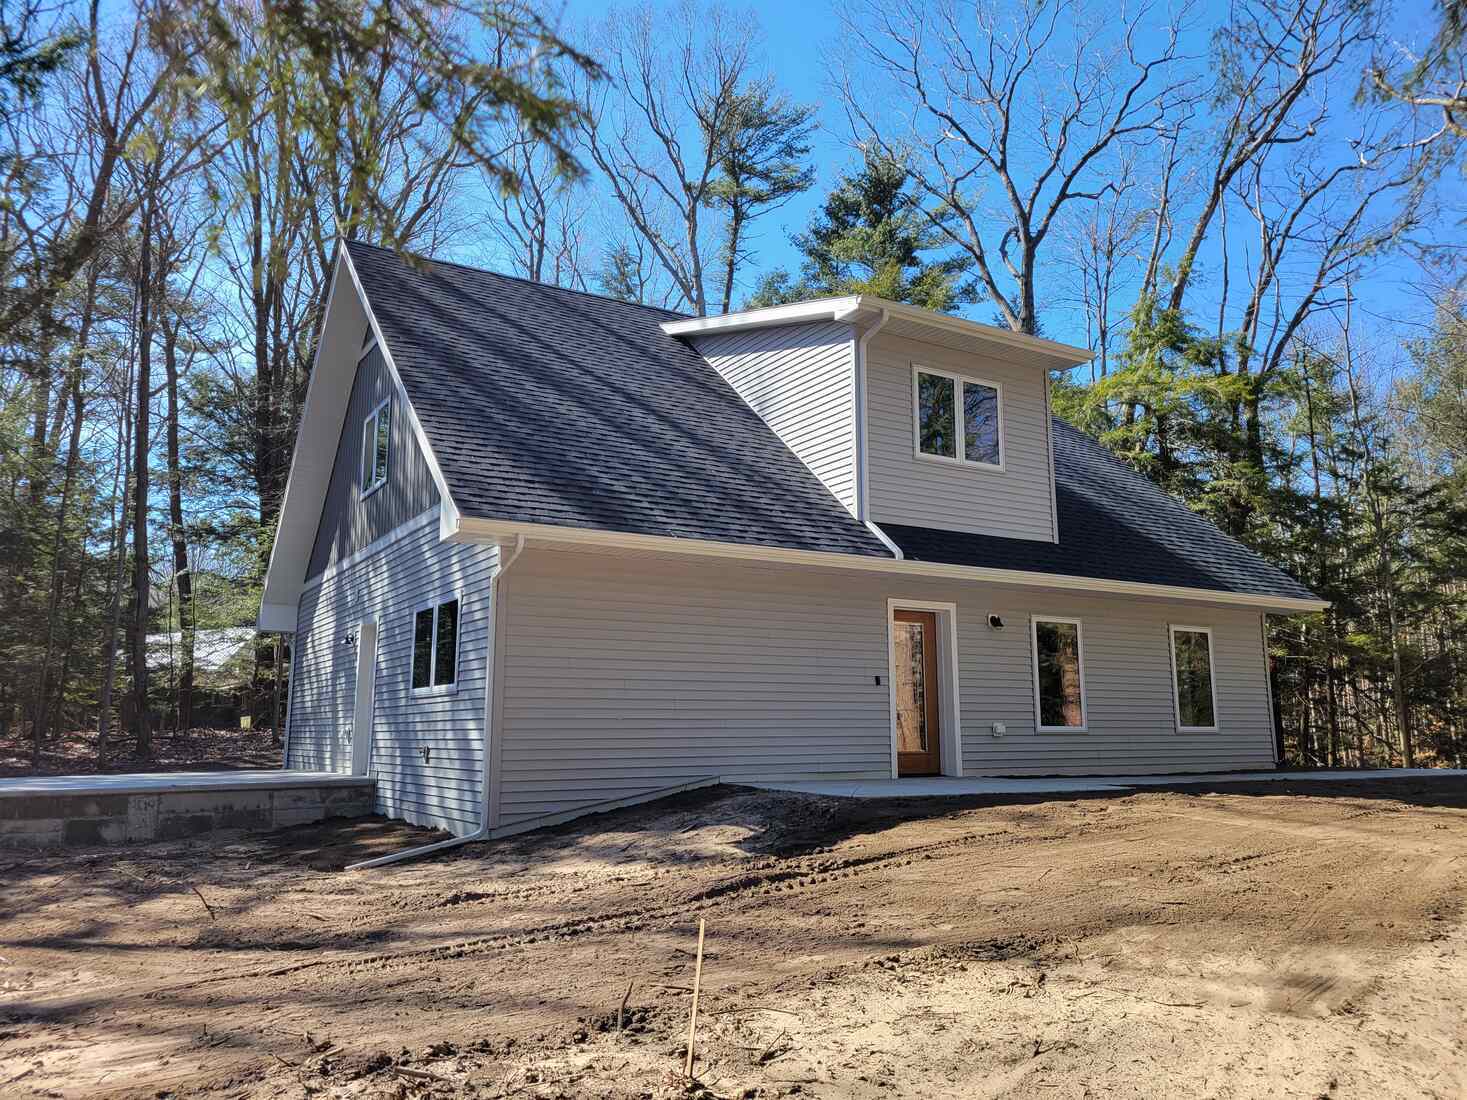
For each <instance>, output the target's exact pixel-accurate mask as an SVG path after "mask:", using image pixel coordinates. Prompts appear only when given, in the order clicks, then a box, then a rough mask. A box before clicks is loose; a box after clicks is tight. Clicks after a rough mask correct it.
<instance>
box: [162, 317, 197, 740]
mask: <svg viewBox="0 0 1467 1100" xmlns="http://www.w3.org/2000/svg"><path fill="white" fill-rule="evenodd" d="M164 339H165V343H164V346H163V364H164V369H165V370H166V371H167V374H168V533H169V537H170V540H171V541H172V543H173V583H174V586H175V588H176V590H177V592H178V632H179V639H180V641H181V643H182V644H181V645H180V646H179V652H180V655H181V660H180V667H179V672H178V702H177V708H176V710H175V714H176V717H177V722H178V727H179V728H180V729H181V730H182V731H183V732H184V733H185V734H187V733H188V731H189V730H191V729H193V718H194V584H193V574H192V573H191V572H190V570H189V562H188V541H187V538H186V536H185V533H184V526H183V475H182V471H181V470H180V468H179V447H178V418H179V407H178V327H177V326H176V325H171V326H169V328H168V331H167V333H166V334H165V338H164Z"/></svg>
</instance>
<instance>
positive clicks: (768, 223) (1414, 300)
mask: <svg viewBox="0 0 1467 1100" xmlns="http://www.w3.org/2000/svg"><path fill="white" fill-rule="evenodd" d="M839 3H841V0H833V2H827V0H786V2H782V3H769V2H761V3H755V4H752V5H745V6H740V5H731V6H732V7H733V8H734V9H735V10H752V11H753V12H754V13H755V15H756V17H757V19H758V21H759V24H760V26H761V28H762V31H763V50H762V57H763V61H764V63H765V65H766V67H767V69H768V70H769V71H770V72H771V73H772V74H773V75H774V76H775V78H776V80H777V81H778V83H779V85H780V87H781V88H782V89H783V90H784V91H786V92H787V93H788V94H789V95H790V96H791V97H793V98H794V99H795V100H797V101H799V102H804V103H813V104H816V105H818V106H819V108H820V114H819V120H820V130H819V132H818V133H817V134H816V137H815V145H814V151H813V157H812V159H813V161H814V163H815V166H816V169H817V173H818V179H817V183H816V185H815V187H814V188H813V189H812V190H811V191H810V192H808V193H807V194H805V195H802V196H799V197H798V198H796V199H795V200H794V201H792V202H790V203H789V204H788V205H787V206H785V207H784V208H783V209H781V210H779V211H777V212H775V213H773V214H772V215H770V216H768V217H767V218H765V219H763V220H762V221H761V222H760V224H759V228H758V242H757V248H756V251H757V261H756V263H755V264H754V265H753V267H752V269H751V270H750V272H749V274H748V277H747V278H746V279H745V284H746V286H748V285H751V284H752V283H753V281H754V278H755V277H756V275H757V273H758V272H761V271H765V270H768V269H770V268H773V267H786V268H793V267H795V266H797V264H798V259H799V257H798V254H797V252H796V250H795V249H794V248H793V246H792V245H791V244H790V243H789V237H790V235H791V234H792V233H794V232H798V231H800V230H801V229H803V228H804V227H805V226H806V224H807V223H808V222H809V219H810V217H811V215H812V213H813V212H814V211H815V210H816V209H817V208H818V207H819V206H820V204H821V203H822V201H823V200H824V198H825V196H826V194H827V193H828V192H829V190H830V188H831V186H832V185H833V184H834V182H835V181H836V180H837V179H838V178H839V177H840V175H841V174H842V173H843V172H844V171H846V170H848V169H849V168H850V167H851V166H852V164H853V163H854V158H853V154H852V150H851V148H850V145H849V135H848V132H847V130H846V123H845V119H844V116H843V114H842V112H841V110H840V108H839V103H838V99H837V96H836V95H835V93H834V91H833V90H832V89H831V88H830V87H829V86H828V83H827V72H826V58H827V57H828V56H829V55H830V53H831V51H832V50H833V49H834V48H835V47H836V41H837V37H838V34H839V26H840V21H839V18H838V14H837V13H838V10H839V9H838V6H837V5H838V4H839ZM605 11H606V5H605V4H599V3H592V2H587V0H573V2H571V3H569V4H567V6H566V7H565V9H564V24H563V25H564V26H565V27H567V28H573V27H577V26H581V25H584V23H585V22H586V21H588V20H596V19H600V18H602V17H604V14H605ZM1219 15H1220V13H1219V12H1218V10H1217V8H1216V7H1215V6H1212V5H1208V4H1203V5H1200V6H1199V7H1198V9H1197V13H1196V16H1195V20H1196V24H1197V30H1196V31H1195V32H1194V35H1193V41H1192V42H1191V43H1190V46H1189V50H1190V52H1196V53H1199V54H1201V53H1204V52H1205V50H1206V47H1207V36H1208V28H1209V27H1210V26H1211V25H1213V24H1215V23H1216V22H1217V21H1218V18H1219ZM1434 20H1435V17H1434V15H1433V8H1432V5H1431V4H1430V3H1429V2H1428V0H1410V2H1408V3H1405V4H1402V5H1399V6H1398V7H1397V8H1396V9H1395V12H1394V14H1393V15H1392V16H1391V19H1390V23H1389V24H1388V25H1389V26H1390V28H1391V31H1392V33H1393V34H1394V35H1395V36H1397V37H1398V38H1399V39H1400V40H1401V41H1402V42H1403V43H1409V42H1411V41H1413V40H1419V39H1420V38H1422V37H1423V36H1424V34H1425V32H1426V31H1427V30H1429V28H1430V27H1431V26H1433V25H1434ZM1143 46H1144V43H1143ZM593 49H594V47H593ZM1353 94H1354V87H1353V86H1352V87H1349V88H1344V87H1341V86H1339V85H1336V86H1335V87H1332V88H1331V89H1330V95H1331V96H1332V97H1336V98H1339V99H1341V100H1343V99H1344V98H1346V97H1348V96H1351V95H1353ZM1460 179H1461V177H1460V175H1458V176H1456V177H1454V178H1452V179H1451V180H1449V181H1448V182H1449V185H1450V186H1449V187H1448V188H1447V189H1446V190H1445V192H1444V194H1447V195H1448V196H1449V198H1450V201H1453V202H1456V203H1457V206H1456V208H1455V209H1449V210H1447V211H1445V212H1444V213H1443V215H1442V216H1441V217H1440V218H1439V219H1437V221H1436V222H1435V224H1433V225H1432V226H1431V227H1429V228H1428V229H1427V230H1425V231H1423V233H1422V234H1421V236H1422V237H1423V238H1424V239H1428V240H1431V241H1433V242H1434V243H1438V244H1440V243H1446V242H1448V241H1451V242H1457V243H1463V242H1464V240H1467V235H1464V233H1463V223H1462V217H1463V213H1464V211H1463V209H1462V208H1461V205H1460V198H1461V188H1460ZM1239 232H1240V231H1236V230H1235V234H1237V233H1239ZM1235 239H1236V238H1235ZM1251 244H1252V240H1251V238H1249V239H1247V240H1237V243H1235V244H1234V246H1233V247H1234V251H1235V253H1236V252H1240V251H1242V249H1243V248H1244V247H1246V246H1250V245H1251ZM1056 255H1057V254H1056ZM1209 260H1210V261H1211V263H1212V264H1213V265H1214V266H1216V265H1217V264H1218V263H1219V261H1220V255H1219V254H1218V253H1217V251H1216V249H1215V248H1214V250H1213V252H1212V254H1211V256H1210V257H1207V256H1205V257H1204V263H1207V262H1208V261H1209ZM1234 262H1235V263H1236V262H1237V256H1236V255H1235V256H1234ZM1041 290H1047V291H1048V292H1049V298H1050V301H1049V302H1048V304H1047V307H1046V306H1044V305H1042V306H1041V309H1042V313H1043V317H1042V319H1043V323H1044V327H1045V331H1046V334H1047V335H1050V336H1052V337H1054V338H1056V339H1061V340H1068V341H1074V342H1077V343H1084V342H1085V340H1084V337H1085V330H1084V325H1083V322H1082V319H1081V317H1080V315H1079V313H1078V310H1077V309H1074V308H1070V307H1065V306H1058V305H1056V304H1055V303H1054V301H1053V298H1054V297H1057V295H1056V294H1055V293H1054V292H1055V288H1054V287H1053V286H1052V285H1051V286H1048V287H1046V286H1045V285H1044V284H1041ZM1215 303H1216V295H1215V290H1214V288H1213V287H1211V286H1210V285H1207V284H1206V283H1204V284H1202V285H1199V286H1198V287H1197V292H1196V294H1195V295H1194V298H1193V300H1192V303H1191V305H1192V308H1193V309H1195V310H1196V311H1197V313H1198V314H1200V315H1204V316H1205V315H1208V314H1210V313H1212V312H1215V309H1216V304H1215ZM1430 310H1431V300H1430V296H1429V294H1428V293H1427V292H1426V290H1425V282H1424V280H1423V277H1422V271H1421V268H1420V266H1419V265H1418V264H1417V262H1416V261H1415V260H1414V259H1413V258H1411V257H1408V256H1404V255H1403V256H1397V257H1393V258H1390V259H1387V260H1384V261H1380V262H1376V263H1374V264H1373V265H1372V268H1371V271H1370V273H1369V278H1368V280H1366V281H1365V282H1364V283H1362V285H1360V286H1359V287H1358V288H1357V295H1356V321H1357V324H1363V325H1366V326H1370V325H1375V326H1378V327H1379V328H1380V330H1381V331H1382V333H1383V334H1384V332H1386V331H1388V332H1389V333H1390V334H1391V336H1392V337H1395V338H1393V339H1391V340H1390V343H1392V344H1396V343H1397V342H1398V338H1399V337H1400V336H1403V335H1409V334H1411V333H1412V332H1415V331H1420V329H1419V326H1421V325H1424V323H1425V322H1427V321H1428V320H1429V317H1430ZM966 312H967V313H968V314H969V315H970V316H973V317H974V318H975V319H978V320H983V321H988V320H991V319H992V318H993V314H994V308H993V306H992V304H991V303H985V302H980V303H978V304H977V305H975V306H972V307H969V308H968V309H967V310H966Z"/></svg>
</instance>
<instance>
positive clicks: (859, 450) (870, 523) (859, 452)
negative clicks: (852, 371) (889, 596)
mask: <svg viewBox="0 0 1467 1100" xmlns="http://www.w3.org/2000/svg"><path fill="white" fill-rule="evenodd" d="M889 316H890V314H889V313H888V312H887V310H886V309H885V308H882V309H881V310H880V312H879V314H878V315H877V318H876V323H875V324H874V325H872V326H871V327H870V328H868V329H867V330H866V331H865V332H863V333H861V335H860V336H859V337H858V338H857V339H856V518H857V519H859V520H860V521H861V522H862V523H864V524H865V525H866V529H867V530H868V531H870V532H871V533H872V534H873V535H875V536H876V537H877V538H878V539H880V540H881V542H882V545H884V546H885V547H886V548H887V549H888V550H890V551H891V556H892V557H894V558H896V559H897V560H898V561H901V560H902V559H903V558H905V557H906V555H905V554H903V553H902V548H901V547H900V546H898V545H897V544H896V543H894V542H892V541H891V539H889V538H888V537H887V535H886V532H885V531H883V530H882V529H881V528H880V527H878V526H876V523H875V521H874V520H872V518H871V502H870V461H871V460H870V454H869V449H868V437H867V432H866V345H867V344H869V343H870V342H871V337H873V336H875V335H876V334H877V333H878V332H880V331H881V329H882V326H884V325H885V324H886V322H887V318H888V317H889Z"/></svg>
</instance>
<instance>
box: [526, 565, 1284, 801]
mask: <svg viewBox="0 0 1467 1100" xmlns="http://www.w3.org/2000/svg"><path fill="white" fill-rule="evenodd" d="M889 598H891V599H896V600H898V601H901V600H904V599H907V600H912V601H916V602H920V601H938V602H945V603H946V602H951V603H955V604H956V605H957V614H958V627H959V666H960V689H961V702H962V719H963V738H962V743H963V764H964V772H965V773H966V774H970V775H972V774H989V775H1021V774H1055V773H1061V774H1063V773H1069V774H1095V773H1105V772H1110V773H1125V772H1172V771H1209V770H1235V769H1246V768H1261V767H1268V766H1270V765H1271V764H1272V762H1273V732H1272V727H1271V724H1270V721H1269V714H1268V702H1267V696H1266V690H1267V687H1266V681H1265V677H1264V663H1263V651H1262V643H1261V638H1260V633H1259V627H1258V615H1257V613H1256V612H1254V611H1247V610H1234V609H1228V610H1220V609H1213V608H1210V607H1207V606H1203V605H1198V604H1191V603H1176V602H1160V601H1150V600H1144V599H1138V598H1128V597H1115V596H1087V595H1073V594H1070V593H1066V592H1061V591H1057V590H1052V589H1000V588H995V587H993V586H990V585H984V584H962V583H955V582H951V581H944V580H936V579H920V578H914V579H911V580H907V579H898V578H890V577H886V578H883V577H870V576H863V575H857V574H851V573H845V572H843V571H842V572H839V573H834V572H831V573H827V572H824V571H819V570H811V569H798V568H793V567H781V566H775V565H765V566H754V565H748V564H744V563H733V562H708V561H689V560H687V559H679V558H675V557H665V558H652V557H645V558H639V557H635V556H630V555H628V556H607V555H603V554H593V553H580V552H572V551H554V550H545V549H539V548H532V549H531V550H529V551H527V552H526V553H525V555H524V556H523V557H522V558H521V559H520V561H519V563H518V564H517V565H516V566H515V568H514V570H513V571H512V572H511V574H510V575H509V584H508V590H507V608H508V615H507V629H506V633H505V635H504V636H503V638H502V640H503V644H504V645H505V657H504V662H505V663H504V682H503V688H504V700H503V712H502V718H503V727H502V732H501V744H500V765H499V782H500V801H499V804H500V817H499V821H498V824H500V825H511V824H515V823H517V822H520V821H525V820H528V819H532V818H536V817H541V816H545V815H550V814H558V813H563V812H567V811H572V810H576V809H579V808H583V807H586V806H591V805H594V804H596V803H599V802H605V801H608V800H611V799H617V798H628V797H632V796H635V795H639V794H646V793H649V792H652V791H656V790H660V789H664V788H667V787H670V786H673V785H675V784H678V783H682V782H687V781H690V780H694V779H701V778H703V777H705V776H721V777H722V778H723V779H725V780H728V781H738V780H741V779H742V780H759V779H768V780H774V779H799V778H803V779H836V778H877V779H882V778H887V777H888V776H889V775H890V769H891V719H890V702H889V699H890V697H889V686H888V684H889V681H888V679H887V678H888V676H889V669H888V663H887V661H888V657H887V627H886V609H887V605H886V601H887V600H888V599H889ZM990 612H997V613H999V614H1001V615H1002V616H1003V618H1004V619H1005V621H1006V623H1007V626H1006V628H1005V629H1004V630H1002V631H993V630H990V629H989V628H988V626H987V625H986V624H987V617H988V615H989V613H990ZM1036 613H1037V614H1041V615H1044V614H1049V615H1060V616H1066V617H1071V618H1080V619H1082V620H1083V623H1084V627H1083V630H1084V647H1085V648H1084V657H1085V685H1086V696H1087V703H1088V717H1089V732H1088V733H1083V734H1079V733H1077V734H1051V733H1042V734H1041V733H1037V732H1036V731H1035V729H1034V689H1033V672H1032V666H1031V658H1030V650H1029V632H1028V623H1029V616H1030V615H1031V614H1036ZM1169 623H1184V624H1187V625H1194V626H1195V625H1205V626H1211V627H1212V628H1213V639H1214V644H1215V646H1216V652H1215V664H1216V669H1217V709H1218V718H1219V726H1220V729H1219V730H1218V731H1217V732H1215V733H1178V732H1176V728H1175V721H1174V718H1173V707H1172V680H1171V659H1170V650H1169V648H1168V647H1169V644H1170V643H1169V639H1168V633H1167V627H1168V624H1169ZM878 675H879V676H880V677H881V678H882V683H881V684H880V685H877V684H876V682H875V677H876V676H878ZM996 721H997V722H1002V723H1004V724H1005V725H1006V727H1007V732H1006V734H1005V736H1003V737H1002V738H997V739H996V738H994V737H993V736H992V733H991V723H993V722H996Z"/></svg>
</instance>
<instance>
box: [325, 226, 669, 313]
mask: <svg viewBox="0 0 1467 1100" xmlns="http://www.w3.org/2000/svg"><path fill="white" fill-rule="evenodd" d="M345 243H346V244H347V245H348V246H351V247H357V248H370V249H371V250H372V251H373V252H385V253H386V254H387V255H389V256H392V257H394V258H395V259H399V260H400V259H402V256H403V253H400V252H398V251H397V250H396V249H393V248H384V247H383V246H382V245H380V244H372V243H371V242H370V241H360V240H354V239H353V240H348V241H346V242H345ZM407 255H410V256H414V257H416V258H417V259H420V260H424V261H426V262H427V263H430V264H437V265H438V266H439V267H456V268H458V269H459V270H460V271H472V272H473V273H474V274H475V275H491V276H493V277H494V278H496V279H508V280H510V281H511V282H515V283H523V284H524V285H526V286H533V287H539V288H541V289H542V290H556V291H559V292H561V293H562V294H576V295H579V296H580V297H582V298H595V299H597V300H598V301H602V302H612V303H614V304H615V305H619V306H629V307H631V308H632V309H645V310H647V311H649V312H651V313H665V314H667V315H668V316H671V317H680V318H684V319H686V318H690V317H691V316H692V314H689V313H680V312H679V311H677V310H675V309H667V308H666V307H664V306H649V305H647V304H646V303H645V302H629V301H627V300H626V299H625V298H617V297H615V296H614V295H611V294H597V293H596V292H595V291H594V290H577V289H576V288H575V287H572V286H561V285H560V284H558V283H543V282H540V281H539V280H537V279H527V278H525V277H524V276H523V275H510V274H507V273H506V272H503V271H495V270H493V269H492V268H487V267H475V266H474V265H473V264H466V263H460V262H459V261H457V260H440V259H439V258H438V257H437V256H425V255H423V254H422V253H420V252H409V253H407Z"/></svg>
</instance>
